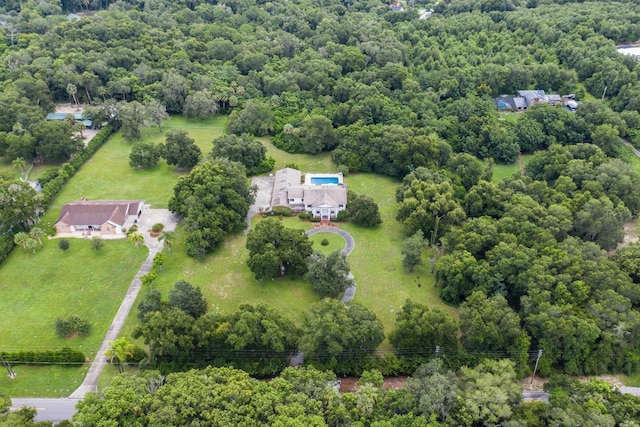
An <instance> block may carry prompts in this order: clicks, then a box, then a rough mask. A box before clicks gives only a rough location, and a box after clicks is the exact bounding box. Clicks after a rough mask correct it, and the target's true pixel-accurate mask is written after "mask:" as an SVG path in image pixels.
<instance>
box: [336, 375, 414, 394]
mask: <svg viewBox="0 0 640 427" xmlns="http://www.w3.org/2000/svg"><path fill="white" fill-rule="evenodd" d="M407 378H409V377H407V376H400V377H385V379H384V383H383V384H382V387H383V388H385V389H386V390H398V389H401V388H402V387H404V385H405V383H406V382H407ZM338 379H339V380H340V393H351V392H354V391H357V390H358V380H359V378H357V377H345V378H338Z"/></svg>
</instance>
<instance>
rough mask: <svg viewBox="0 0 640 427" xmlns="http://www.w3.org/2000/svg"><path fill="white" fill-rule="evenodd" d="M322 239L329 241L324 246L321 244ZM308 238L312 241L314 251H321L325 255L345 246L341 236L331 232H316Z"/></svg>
mask: <svg viewBox="0 0 640 427" xmlns="http://www.w3.org/2000/svg"><path fill="white" fill-rule="evenodd" d="M324 239H326V240H327V242H329V244H328V245H326V246H322V244H321V242H322V241H323V240H324ZM309 240H311V241H312V242H313V250H314V251H316V252H321V253H323V254H325V255H329V254H330V253H332V252H335V251H341V250H342V249H344V246H345V241H344V239H343V238H342V236H340V235H338V234H333V233H317V234H314V235H312V236H309Z"/></svg>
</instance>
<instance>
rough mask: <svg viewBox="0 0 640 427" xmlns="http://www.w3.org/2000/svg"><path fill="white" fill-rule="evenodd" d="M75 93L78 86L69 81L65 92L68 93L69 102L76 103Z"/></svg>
mask: <svg viewBox="0 0 640 427" xmlns="http://www.w3.org/2000/svg"><path fill="white" fill-rule="evenodd" d="M77 93H78V87H77V86H76V85H74V84H73V83H69V84H68V85H67V94H69V104H74V105H78V98H76V94H77Z"/></svg>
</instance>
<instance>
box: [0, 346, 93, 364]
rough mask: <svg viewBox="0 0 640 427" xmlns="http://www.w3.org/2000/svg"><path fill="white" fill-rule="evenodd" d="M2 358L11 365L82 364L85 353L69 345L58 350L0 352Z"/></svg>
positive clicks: (84, 360)
mask: <svg viewBox="0 0 640 427" xmlns="http://www.w3.org/2000/svg"><path fill="white" fill-rule="evenodd" d="M0 355H2V357H3V359H4V360H5V361H6V362H9V363H11V364H12V365H31V364H47V363H57V364H70V365H71V364H72V365H77V364H83V363H85V362H86V360H87V359H86V357H85V355H84V354H83V353H82V352H80V351H77V350H72V349H70V348H69V347H62V348H61V349H60V350H45V351H16V352H12V353H8V352H4V351H2V352H0Z"/></svg>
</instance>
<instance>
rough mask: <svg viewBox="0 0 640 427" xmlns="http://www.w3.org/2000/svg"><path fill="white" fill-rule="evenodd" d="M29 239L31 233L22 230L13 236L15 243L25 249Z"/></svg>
mask: <svg viewBox="0 0 640 427" xmlns="http://www.w3.org/2000/svg"><path fill="white" fill-rule="evenodd" d="M27 240H29V235H28V234H27V233H25V232H22V231H21V232H20V233H16V235H15V236H13V243H15V244H16V245H18V246H22V247H23V248H25V249H27Z"/></svg>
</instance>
